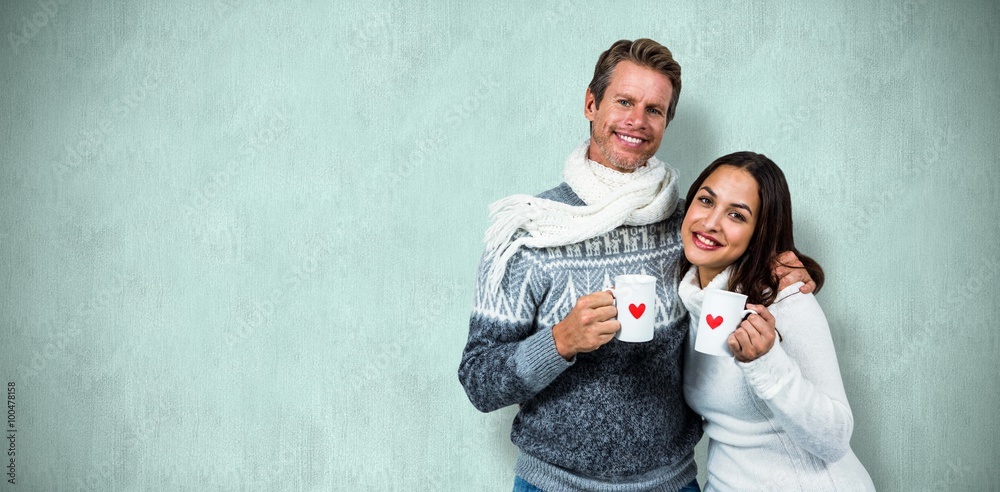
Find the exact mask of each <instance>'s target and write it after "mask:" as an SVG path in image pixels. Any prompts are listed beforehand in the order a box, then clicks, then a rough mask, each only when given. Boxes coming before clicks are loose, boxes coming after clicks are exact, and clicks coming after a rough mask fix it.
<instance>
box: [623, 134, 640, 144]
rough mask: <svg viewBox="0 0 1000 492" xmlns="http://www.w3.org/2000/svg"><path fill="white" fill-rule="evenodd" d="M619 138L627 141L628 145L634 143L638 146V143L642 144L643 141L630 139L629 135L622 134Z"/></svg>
mask: <svg viewBox="0 0 1000 492" xmlns="http://www.w3.org/2000/svg"><path fill="white" fill-rule="evenodd" d="M618 136H619V137H620V138H621V139H622V140H624V141H626V142H628V143H634V144H637V143H642V139H641V138H635V137H630V136H628V135H622V134H618Z"/></svg>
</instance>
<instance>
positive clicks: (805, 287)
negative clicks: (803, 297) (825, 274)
mask: <svg viewBox="0 0 1000 492" xmlns="http://www.w3.org/2000/svg"><path fill="white" fill-rule="evenodd" d="M815 290H816V281H814V280H813V279H811V278H810V279H809V281H808V282H806V283H804V284H802V287H799V292H801V293H803V294H812V293H813V291H815Z"/></svg>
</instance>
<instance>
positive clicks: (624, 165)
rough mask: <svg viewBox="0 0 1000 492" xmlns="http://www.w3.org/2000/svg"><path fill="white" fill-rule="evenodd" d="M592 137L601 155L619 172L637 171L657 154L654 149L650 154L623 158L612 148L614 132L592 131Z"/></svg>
mask: <svg viewBox="0 0 1000 492" xmlns="http://www.w3.org/2000/svg"><path fill="white" fill-rule="evenodd" d="M590 138H592V139H594V142H596V143H597V148H598V149H600V151H601V155H603V156H604V160H605V161H607V162H608V163H609V164H611V165H612V166H614V168H615V171H619V172H631V171H635V170H636V169H639V168H640V167H642V166H643V165H645V164H646V162H647V161H649V159H650V158H651V157H653V155H655V154H656V151H655V150H654V151H653V152H650V153H649V155H646V154H643V155H641V156H639V157H637V158H635V159H629V158H622V157H619V156H618V155H617V154H615V153H614V152H613V151H612V150H611V148H610V147H611V146H610V145H609V143H610V142H609V141H610V140H611V139H612V138H614V134H613V133H612V134H610V135H607V136H604V135H602V136H597V135H595V134H593V133H592V134H591V136H590Z"/></svg>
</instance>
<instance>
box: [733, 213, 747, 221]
mask: <svg viewBox="0 0 1000 492" xmlns="http://www.w3.org/2000/svg"><path fill="white" fill-rule="evenodd" d="M729 215H730V216H732V217H733V218H734V219H736V220H738V221H740V222H746V221H747V219H746V217H744V216H743V214H741V213H739V212H733V213H731V214H729Z"/></svg>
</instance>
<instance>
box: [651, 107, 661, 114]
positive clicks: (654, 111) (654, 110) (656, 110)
mask: <svg viewBox="0 0 1000 492" xmlns="http://www.w3.org/2000/svg"><path fill="white" fill-rule="evenodd" d="M648 111H649V112H650V113H653V114H655V115H660V114H663V113H661V112H660V110H659V109H656V108H649V109H648Z"/></svg>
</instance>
